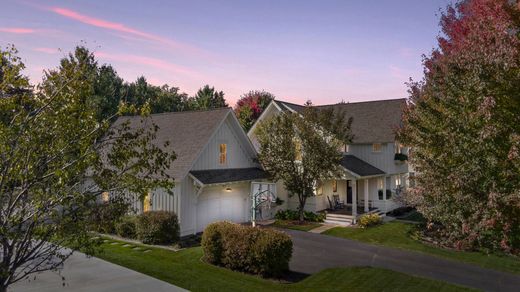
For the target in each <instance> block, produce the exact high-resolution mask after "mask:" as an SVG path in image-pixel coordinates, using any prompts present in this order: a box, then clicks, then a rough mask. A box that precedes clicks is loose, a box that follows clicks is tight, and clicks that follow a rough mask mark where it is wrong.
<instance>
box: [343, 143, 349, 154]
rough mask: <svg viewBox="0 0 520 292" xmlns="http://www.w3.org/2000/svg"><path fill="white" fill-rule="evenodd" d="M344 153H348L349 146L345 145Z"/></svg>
mask: <svg viewBox="0 0 520 292" xmlns="http://www.w3.org/2000/svg"><path fill="white" fill-rule="evenodd" d="M344 151H345V153H348V152H350V145H348V144H345V150H344Z"/></svg>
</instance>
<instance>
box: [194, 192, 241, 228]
mask: <svg viewBox="0 0 520 292" xmlns="http://www.w3.org/2000/svg"><path fill="white" fill-rule="evenodd" d="M248 197H249V184H248V185H238V186H233V187H231V189H229V190H226V188H224V187H222V186H218V187H209V188H206V189H204V190H203V191H202V193H201V194H200V195H199V198H198V203H197V232H200V231H203V230H204V228H205V227H206V226H207V225H208V224H210V223H213V222H216V221H231V222H236V223H241V222H246V221H249V220H248V217H249V216H248V214H249V212H248V211H249V207H248V202H249V201H248Z"/></svg>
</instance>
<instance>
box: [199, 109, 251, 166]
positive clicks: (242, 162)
mask: <svg viewBox="0 0 520 292" xmlns="http://www.w3.org/2000/svg"><path fill="white" fill-rule="evenodd" d="M230 119H231V117H228V119H227V120H226V121H225V122H224V123H223V124H222V126H221V127H220V128H219V129H218V130H217V133H216V134H215V135H214V136H213V138H212V139H211V140H210V141H209V143H208V145H207V146H206V148H205V149H204V150H203V152H202V153H201V155H200V156H199V158H198V159H197V161H196V162H195V164H194V166H193V168H192V170H201V169H218V168H245V167H255V166H257V164H255V163H254V162H253V160H252V157H251V155H250V154H248V151H247V150H246V149H244V147H245V145H242V143H241V142H240V140H239V138H238V136H237V133H236V132H235V130H233V127H232V126H231V124H230V122H231V121H230ZM222 143H225V144H227V162H226V164H220V163H219V145H220V144H222Z"/></svg>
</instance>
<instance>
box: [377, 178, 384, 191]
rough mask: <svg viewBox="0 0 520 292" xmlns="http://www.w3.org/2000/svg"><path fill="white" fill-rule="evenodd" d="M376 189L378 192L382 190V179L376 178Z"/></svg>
mask: <svg viewBox="0 0 520 292" xmlns="http://www.w3.org/2000/svg"><path fill="white" fill-rule="evenodd" d="M377 189H378V190H382V189H383V179H382V178H378V179H377Z"/></svg>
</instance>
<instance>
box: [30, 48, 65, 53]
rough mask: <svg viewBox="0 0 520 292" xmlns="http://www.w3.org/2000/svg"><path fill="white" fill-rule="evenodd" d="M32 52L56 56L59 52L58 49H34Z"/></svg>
mask: <svg viewBox="0 0 520 292" xmlns="http://www.w3.org/2000/svg"><path fill="white" fill-rule="evenodd" d="M33 51H36V52H40V53H46V54H57V53H58V52H59V50H58V49H53V48H34V49H33Z"/></svg>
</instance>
